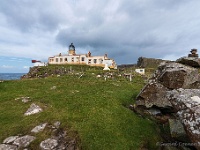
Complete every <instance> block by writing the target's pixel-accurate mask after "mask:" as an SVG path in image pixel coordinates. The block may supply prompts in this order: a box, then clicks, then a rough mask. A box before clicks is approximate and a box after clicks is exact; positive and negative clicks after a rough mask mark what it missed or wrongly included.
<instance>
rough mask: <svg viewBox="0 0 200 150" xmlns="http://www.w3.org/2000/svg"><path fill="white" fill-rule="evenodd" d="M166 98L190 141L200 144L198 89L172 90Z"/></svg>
mask: <svg viewBox="0 0 200 150" xmlns="http://www.w3.org/2000/svg"><path fill="white" fill-rule="evenodd" d="M168 98H169V100H170V102H171V104H172V105H173V108H174V109H175V111H176V115H177V118H178V119H179V120H181V122H182V124H183V125H184V128H185V130H186V132H187V134H188V135H189V137H190V139H191V141H192V142H193V143H196V144H199V146H200V90H199V89H178V90H172V91H170V92H168ZM199 149H200V147H199Z"/></svg>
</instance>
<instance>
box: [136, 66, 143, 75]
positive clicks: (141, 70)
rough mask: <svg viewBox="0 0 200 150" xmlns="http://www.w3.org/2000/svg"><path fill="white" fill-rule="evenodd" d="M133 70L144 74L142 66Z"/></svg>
mask: <svg viewBox="0 0 200 150" xmlns="http://www.w3.org/2000/svg"><path fill="white" fill-rule="evenodd" d="M135 72H137V73H139V74H142V75H144V74H145V69H144V68H140V69H135Z"/></svg>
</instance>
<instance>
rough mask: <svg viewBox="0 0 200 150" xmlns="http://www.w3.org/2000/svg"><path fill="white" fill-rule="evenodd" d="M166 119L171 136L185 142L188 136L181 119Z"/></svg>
mask: <svg viewBox="0 0 200 150" xmlns="http://www.w3.org/2000/svg"><path fill="white" fill-rule="evenodd" d="M168 121H169V127H170V133H171V136H172V137H173V138H175V139H177V140H179V141H184V142H187V141H188V137H187V134H186V132H185V130H184V127H183V124H182V123H181V121H180V120H177V119H169V120H168Z"/></svg>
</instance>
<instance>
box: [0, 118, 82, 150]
mask: <svg viewBox="0 0 200 150" xmlns="http://www.w3.org/2000/svg"><path fill="white" fill-rule="evenodd" d="M60 124H61V123H60V122H59V121H56V122H54V123H53V125H51V124H48V123H44V124H40V125H39V126H36V127H35V128H33V129H32V130H31V134H34V136H31V135H24V136H18V135H17V136H10V137H8V138H6V139H5V140H4V141H3V143H2V144H0V150H21V149H24V150H25V149H29V148H30V147H31V143H32V142H33V141H34V140H36V139H37V135H38V134H39V132H40V133H42V132H43V130H44V129H45V134H46V135H49V137H48V138H46V139H44V140H42V141H40V143H39V145H34V146H33V145H32V146H33V147H34V149H41V150H79V149H80V146H79V142H80V141H79V137H78V136H77V133H75V132H74V133H71V134H73V136H71V134H70V135H69V133H70V132H72V131H67V130H63V129H62V128H60ZM37 140H38V139H37ZM32 144H33V143H32Z"/></svg>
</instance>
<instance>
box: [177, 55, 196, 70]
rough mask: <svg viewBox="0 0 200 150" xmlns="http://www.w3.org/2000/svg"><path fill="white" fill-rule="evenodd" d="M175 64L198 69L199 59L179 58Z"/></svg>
mask: <svg viewBox="0 0 200 150" xmlns="http://www.w3.org/2000/svg"><path fill="white" fill-rule="evenodd" d="M176 62H177V63H181V64H184V65H188V66H192V67H195V68H200V59H199V58H198V57H181V58H179V59H177V60H176Z"/></svg>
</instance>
